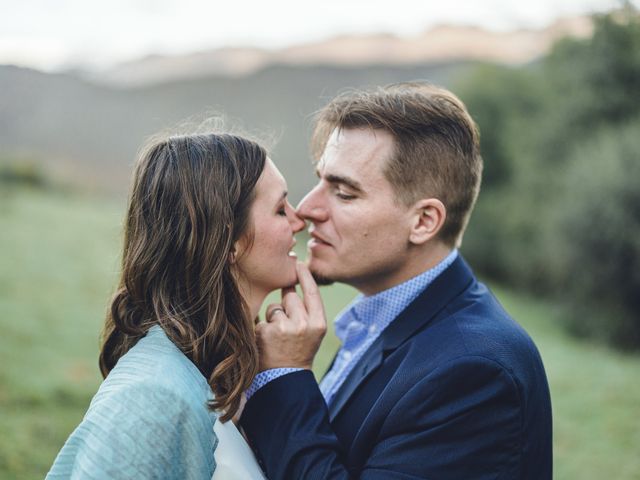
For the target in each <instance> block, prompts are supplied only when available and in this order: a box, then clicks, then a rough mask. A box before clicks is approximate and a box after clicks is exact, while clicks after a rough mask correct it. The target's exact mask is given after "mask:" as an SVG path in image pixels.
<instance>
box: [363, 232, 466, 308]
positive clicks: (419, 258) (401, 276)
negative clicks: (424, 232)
mask: <svg viewBox="0 0 640 480" xmlns="http://www.w3.org/2000/svg"><path fill="white" fill-rule="evenodd" d="M452 250H453V247H450V246H448V245H445V244H443V243H437V244H435V245H431V246H429V247H425V248H423V249H422V250H420V251H416V252H415V253H412V254H409V255H408V256H407V261H406V262H404V264H403V267H402V268H400V269H398V270H397V271H395V272H393V273H392V274H387V275H385V276H384V277H380V278H369V279H367V281H366V282H365V281H363V282H354V283H353V284H352V285H351V286H352V287H354V288H356V289H357V290H358V291H359V292H360V293H362V294H363V295H365V296H367V297H369V296H371V295H375V294H377V293H380V292H383V291H385V290H389V289H390V288H393V287H395V286H397V285H400V284H402V283H404V282H406V281H407V280H410V279H412V278H413V277H417V276H418V275H420V274H421V273H424V272H426V271H427V270H431V269H432V268H434V267H435V266H436V265H438V264H439V263H440V262H442V261H443V260H444V259H445V258H447V255H449V254H450V253H451V251H452Z"/></svg>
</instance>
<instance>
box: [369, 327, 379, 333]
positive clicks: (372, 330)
mask: <svg viewBox="0 0 640 480" xmlns="http://www.w3.org/2000/svg"><path fill="white" fill-rule="evenodd" d="M377 330H378V327H376V326H375V325H371V326H370V327H369V333H375V332H376V331H377Z"/></svg>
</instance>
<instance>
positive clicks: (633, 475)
mask: <svg viewBox="0 0 640 480" xmlns="http://www.w3.org/2000/svg"><path fill="white" fill-rule="evenodd" d="M0 188H4V187H0ZM123 211H124V206H123V205H122V204H119V203H117V202H113V201H111V200H104V199H99V198H94V197H83V196H78V195H73V196H71V195H62V194H58V193H43V192H35V191H31V192H29V191H24V190H20V191H6V190H4V191H2V190H0V252H2V253H1V254H0V331H1V332H2V335H1V336H0V431H1V432H2V435H0V478H3V479H7V480H10V479H32V478H42V477H43V476H44V474H45V473H46V471H47V469H48V467H49V466H50V464H51V462H52V461H53V459H54V457H55V455H56V453H57V452H58V450H59V449H60V447H61V446H62V444H63V443H64V440H65V439H66V437H67V436H68V434H69V433H70V432H71V431H72V429H73V428H74V427H75V426H76V425H77V423H78V422H79V421H80V419H81V418H82V415H83V413H84V411H85V410H86V408H87V406H88V403H89V401H90V399H91V396H92V395H93V393H95V391H96V389H97V386H98V385H99V382H100V377H99V374H98V368H97V361H96V359H97V347H98V335H99V332H100V328H101V324H102V319H103V312H104V310H105V308H106V305H107V301H108V298H109V295H110V293H111V291H112V289H113V285H114V282H115V279H116V275H117V269H118V251H119V248H120V236H119V235H120V223H121V218H122V213H123ZM301 243H302V242H301ZM495 291H496V294H497V296H498V297H499V298H500V299H501V300H502V301H503V303H504V304H505V305H506V307H507V309H508V310H509V311H510V312H511V313H512V314H513V315H514V316H515V318H517V319H518V320H519V321H520V322H521V323H522V324H523V325H524V326H525V327H526V328H527V329H528V331H529V332H530V333H531V335H532V336H533V338H534V339H535V341H536V342H537V344H538V346H539V348H540V350H541V353H542V356H543V359H544V361H545V364H546V367H547V372H548V375H549V379H550V383H551V390H552V392H551V393H552V397H553V407H554V423H555V425H554V428H555V432H554V434H555V441H554V443H555V473H556V475H555V477H556V478H559V479H581V480H590V479H593V480H596V479H597V480H600V479H602V478H612V479H616V480H631V479H637V478H639V477H638V472H640V447H639V445H640V420H638V419H639V418H640V384H638V381H637V378H638V372H640V357H638V356H623V355H619V354H617V353H614V352H612V351H610V350H606V349H604V348H602V347H595V346H592V345H590V344H587V343H581V342H578V341H576V340H574V339H572V338H568V337H567V336H565V335H564V334H563V333H562V332H561V330H560V328H558V326H557V319H558V316H559V312H558V311H556V310H555V309H554V307H553V306H551V305H548V304H544V303H540V302H537V301H535V300H533V299H531V298H528V297H525V296H521V295H515V294H513V293H512V292H510V291H508V290H504V289H501V288H496V289H495ZM323 292H324V293H323V296H324V299H325V302H326V303H327V312H328V315H329V316H330V317H333V316H334V315H335V314H336V313H337V312H338V311H339V310H340V309H341V308H342V306H344V304H345V303H346V302H348V301H349V299H350V298H351V297H352V296H353V293H354V292H353V290H350V289H346V288H342V287H331V288H329V289H325V290H324V291H323ZM336 345H337V342H336V341H335V338H334V337H332V336H329V337H328V339H327V341H326V342H325V344H324V345H323V349H322V352H321V355H320V357H319V359H318V361H317V364H316V370H317V371H318V372H321V371H323V370H324V368H326V366H327V364H328V362H329V361H330V358H331V356H332V354H333V351H334V350H335V348H336Z"/></svg>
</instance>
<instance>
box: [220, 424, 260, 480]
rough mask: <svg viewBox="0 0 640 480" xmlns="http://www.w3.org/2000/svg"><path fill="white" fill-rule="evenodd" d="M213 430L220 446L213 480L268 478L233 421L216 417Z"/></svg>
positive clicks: (255, 479) (256, 479)
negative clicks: (224, 421)
mask: <svg viewBox="0 0 640 480" xmlns="http://www.w3.org/2000/svg"><path fill="white" fill-rule="evenodd" d="M213 431H214V432H215V434H216V436H217V437H218V446H217V447H216V450H215V452H214V458H215V460H216V469H215V471H214V472H213V477H211V480H266V477H265V476H264V474H263V473H262V470H261V469H260V467H259V466H258V462H257V461H256V458H255V456H254V455H253V451H251V447H249V445H248V444H247V442H246V440H245V439H244V437H243V436H242V434H241V433H240V431H239V430H238V428H237V427H236V426H235V424H234V423H233V422H232V421H228V422H226V423H222V422H221V421H220V419H216V422H215V424H214V425H213Z"/></svg>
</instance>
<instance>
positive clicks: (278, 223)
mask: <svg viewBox="0 0 640 480" xmlns="http://www.w3.org/2000/svg"><path fill="white" fill-rule="evenodd" d="M255 188H256V190H255V199H254V201H253V205H252V207H251V214H250V225H251V233H252V236H253V243H248V242H247V240H246V239H241V240H239V241H238V243H237V244H236V255H237V257H236V258H238V267H239V269H240V271H241V272H242V277H243V280H244V282H246V284H247V285H246V286H247V287H249V288H250V289H251V292H252V293H268V292H271V291H273V290H276V289H278V288H282V287H287V286H290V285H293V284H295V283H296V280H297V275H296V257H295V254H294V253H293V252H292V249H293V245H294V244H295V243H296V241H295V239H294V238H293V235H294V234H295V233H297V232H299V231H300V230H302V229H303V228H304V226H305V223H304V221H303V220H302V219H300V218H299V217H298V216H297V215H296V214H295V211H294V209H293V207H292V206H291V205H290V204H289V202H288V201H287V183H286V182H285V180H284V177H283V176H282V174H281V173H280V172H279V171H278V169H277V168H276V166H275V165H274V163H273V162H272V161H271V159H269V158H267V161H266V163H265V167H264V170H263V171H262V174H261V175H260V178H259V179H258V183H257V184H256V187H255ZM247 249H248V250H247ZM244 282H243V283H244Z"/></svg>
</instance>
